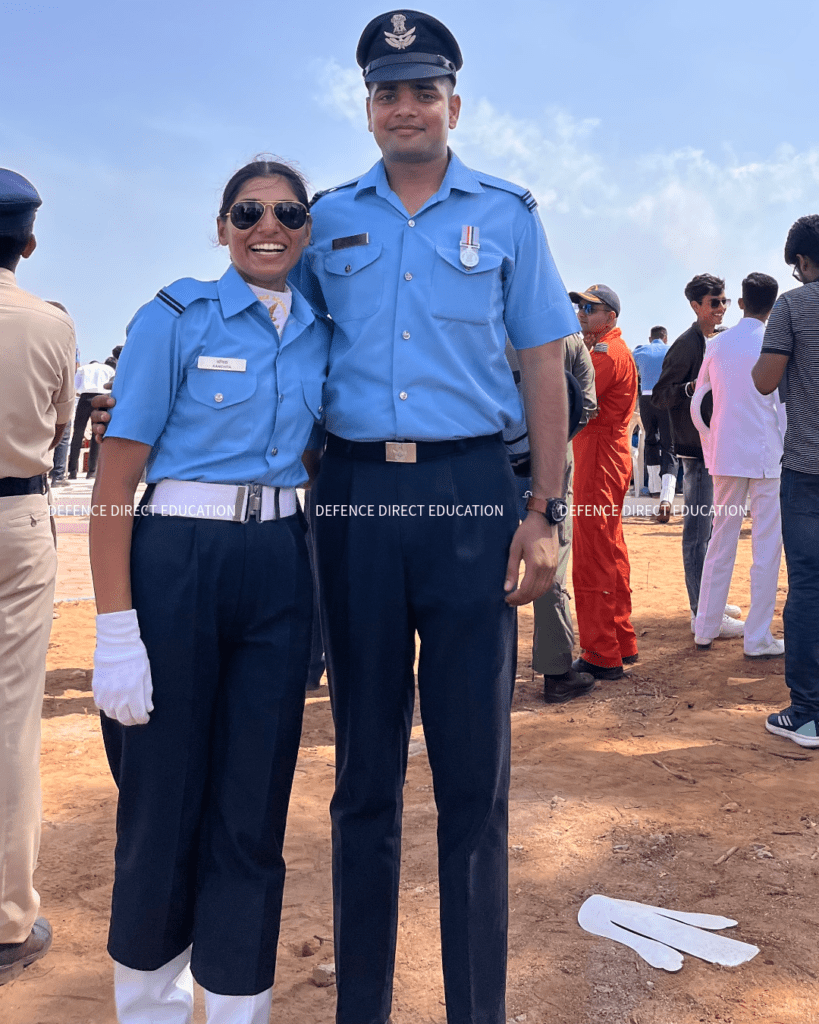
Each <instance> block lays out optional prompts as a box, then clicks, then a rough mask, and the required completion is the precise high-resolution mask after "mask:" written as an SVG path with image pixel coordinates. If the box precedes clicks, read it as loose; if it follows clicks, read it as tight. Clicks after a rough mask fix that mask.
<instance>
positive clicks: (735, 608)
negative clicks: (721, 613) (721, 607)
mask: <svg viewBox="0 0 819 1024" xmlns="http://www.w3.org/2000/svg"><path fill="white" fill-rule="evenodd" d="M725 614H726V615H730V616H731V618H732V619H738V618H739V617H740V615H742V609H741V608H740V607H739V605H736V604H726V606H725Z"/></svg>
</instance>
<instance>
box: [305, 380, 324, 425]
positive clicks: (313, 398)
mask: <svg viewBox="0 0 819 1024" xmlns="http://www.w3.org/2000/svg"><path fill="white" fill-rule="evenodd" d="M323 387H324V381H322V380H303V381H302V382H301V389H302V391H303V392H304V402H305V405H306V406H307V408H308V409H309V410H310V412H311V413H312V414H313V417H314V418H315V419H317V420H320V419H321V417H322V415H323V414H324V405H323V401H324V400H323V397H322V390H323Z"/></svg>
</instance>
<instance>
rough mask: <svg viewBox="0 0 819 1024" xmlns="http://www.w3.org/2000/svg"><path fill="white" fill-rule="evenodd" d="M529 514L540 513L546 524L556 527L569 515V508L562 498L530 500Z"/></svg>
mask: <svg viewBox="0 0 819 1024" xmlns="http://www.w3.org/2000/svg"><path fill="white" fill-rule="evenodd" d="M526 511H527V512H540V513H541V515H543V516H545V517H546V522H547V523H551V524H552V526H556V525H557V524H558V523H562V522H563V520H564V519H565V518H566V516H567V515H568V514H569V506H568V505H567V504H566V502H565V501H564V500H563V499H562V498H548V499H546V498H530V499H529V500H528V501H527V502H526Z"/></svg>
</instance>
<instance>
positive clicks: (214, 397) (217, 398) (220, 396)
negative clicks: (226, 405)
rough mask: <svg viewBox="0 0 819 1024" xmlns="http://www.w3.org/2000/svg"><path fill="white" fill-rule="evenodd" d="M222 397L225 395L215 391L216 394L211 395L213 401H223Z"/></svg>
mask: <svg viewBox="0 0 819 1024" xmlns="http://www.w3.org/2000/svg"><path fill="white" fill-rule="evenodd" d="M224 397H225V396H224V395H223V394H221V393H220V392H218V391H217V392H216V394H215V395H214V396H213V400H214V402H221V401H224Z"/></svg>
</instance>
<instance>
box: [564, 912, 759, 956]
mask: <svg viewBox="0 0 819 1024" xmlns="http://www.w3.org/2000/svg"><path fill="white" fill-rule="evenodd" d="M577 921H578V924H579V925H580V927H581V928H583V929H585V930H586V931H587V932H592V934H594V935H602V936H603V937H604V938H607V939H614V940H615V942H622V943H623V945H625V946H630V947H631V948H632V949H633V950H634V951H635V952H636V953H639V955H640V956H641V957H642V958H643V960H646V961H647V962H648V963H650V964H651V966H652V967H662V968H663V969H664V970H666V971H678V970H679V969H680V968H681V967H682V965H683V956H682V953H680V952H678V951H679V950H682V952H683V953H691V954H692V956H696V957H699V958H700V959H701V960H707V961H708V962H709V963H712V964H723V965H724V966H726V967H737V966H738V965H739V964H744V963H745V962H746V961H747V960H752V959H753V958H754V957H755V956H756V954H757V953H758V952H759V949H758V947H757V946H752V945H750V943H747V942H739V941H738V940H737V939H727V938H725V936H723V935H710V934H709V933H708V932H705V931H702V930H701V929H703V928H708V929H715V928H732V927H733V926H734V925H735V924H736V921H734V920H732V919H731V918H729V917H717V916H715V915H713V914H687V913H684V912H682V911H679V910H665V909H664V908H663V907H652V906H650V905H649V904H643V903H634V902H632V901H631V900H615V899H612V898H611V897H610V896H589V898H588V899H587V900H586V902H585V903H584V904H583V906H582V907H581V908H580V910H579V911H578V914H577ZM621 926H622V927H621Z"/></svg>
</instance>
